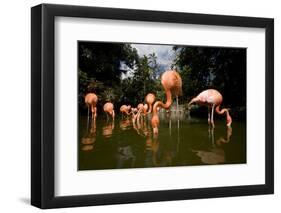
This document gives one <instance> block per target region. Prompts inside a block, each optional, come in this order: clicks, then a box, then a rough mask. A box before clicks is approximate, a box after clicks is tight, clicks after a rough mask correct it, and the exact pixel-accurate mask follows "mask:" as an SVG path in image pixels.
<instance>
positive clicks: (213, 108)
mask: <svg viewBox="0 0 281 213" xmlns="http://www.w3.org/2000/svg"><path fill="white" fill-rule="evenodd" d="M214 110H215V105H213V106H212V117H211V123H212V127H213V128H215V123H214Z"/></svg>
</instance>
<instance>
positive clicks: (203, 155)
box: [192, 127, 232, 164]
mask: <svg viewBox="0 0 281 213" xmlns="http://www.w3.org/2000/svg"><path fill="white" fill-rule="evenodd" d="M231 135H232V128H231V127H228V128H227V130H226V138H224V137H222V136H221V137H220V138H219V139H217V140H216V141H215V135H214V128H209V141H210V142H211V143H212V148H211V149H210V150H192V151H193V152H195V153H196V155H197V156H198V157H200V159H201V161H202V163H205V164H220V163H224V162H225V152H224V150H223V148H222V145H223V144H225V143H229V141H230V138H231Z"/></svg>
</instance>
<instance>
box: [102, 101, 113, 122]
mask: <svg viewBox="0 0 281 213" xmlns="http://www.w3.org/2000/svg"><path fill="white" fill-rule="evenodd" d="M103 111H104V112H105V113H106V117H107V120H108V115H109V116H111V117H112V120H113V121H114V118H115V112H114V105H113V103H111V102H107V103H105V104H104V106H103Z"/></svg>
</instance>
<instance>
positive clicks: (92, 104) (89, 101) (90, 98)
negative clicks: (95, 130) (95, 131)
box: [85, 93, 98, 119]
mask: <svg viewBox="0 0 281 213" xmlns="http://www.w3.org/2000/svg"><path fill="white" fill-rule="evenodd" d="M97 102H98V97H97V95H96V94H95V93H88V94H87V95H86V96H85V104H86V105H87V106H88V119H89V116H90V115H89V114H90V108H91V111H92V119H96V117H97V107H96V105H97Z"/></svg>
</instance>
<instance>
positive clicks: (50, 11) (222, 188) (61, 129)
mask: <svg viewBox="0 0 281 213" xmlns="http://www.w3.org/2000/svg"><path fill="white" fill-rule="evenodd" d="M31 41H32V42H31V43H32V44H31V50H32V54H31V58H32V63H31V76H32V79H31V82H32V85H31V88H32V91H31V97H32V103H31V106H32V108H31V112H32V117H31V121H32V122H31V123H32V126H31V128H32V134H31V135H32V137H31V138H32V139H31V148H32V150H31V153H32V154H31V203H32V205H34V206H37V207H40V208H59V207H74V206H89V205H104V204H120V203H136V202H153V201H168V200H181V199H197V198H214V197H226V196H243V195H259V194H270V193H273V191H274V160H273V159H274V155H273V154H274V153H273V145H274V84H273V83H274V21H273V19H270V18H254V17H238V16H222V15H207V14H191V13H177V12H164V11H146V10H129V9H113V8H101V7H85V6H66V5H51V4H42V5H38V6H35V7H33V8H32V9H31Z"/></svg>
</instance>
